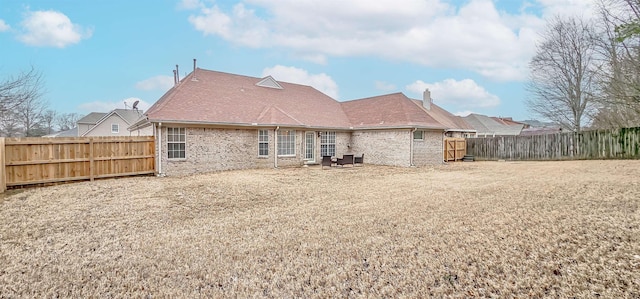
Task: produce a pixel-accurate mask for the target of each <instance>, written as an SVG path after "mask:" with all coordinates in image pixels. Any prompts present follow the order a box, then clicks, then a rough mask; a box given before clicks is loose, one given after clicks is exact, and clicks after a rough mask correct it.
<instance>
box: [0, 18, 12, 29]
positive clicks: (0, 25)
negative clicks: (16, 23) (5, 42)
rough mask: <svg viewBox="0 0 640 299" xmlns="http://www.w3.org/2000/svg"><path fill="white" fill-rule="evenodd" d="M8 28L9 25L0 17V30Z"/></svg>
mask: <svg viewBox="0 0 640 299" xmlns="http://www.w3.org/2000/svg"><path fill="white" fill-rule="evenodd" d="M9 29H11V26H9V25H8V24H7V23H5V22H4V20H3V19H0V32H4V31H7V30H9Z"/></svg>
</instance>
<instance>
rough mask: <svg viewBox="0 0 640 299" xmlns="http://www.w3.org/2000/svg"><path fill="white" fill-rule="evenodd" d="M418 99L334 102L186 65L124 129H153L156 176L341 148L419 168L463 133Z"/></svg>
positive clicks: (310, 159) (439, 157)
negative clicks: (450, 137)
mask: <svg viewBox="0 0 640 299" xmlns="http://www.w3.org/2000/svg"><path fill="white" fill-rule="evenodd" d="M424 96H425V98H424V99H423V100H422V101H420V100H412V99H409V98H408V97H406V96H405V95H404V94H402V93H395V94H390V95H384V96H379V97H372V98H366V99H360V100H353V101H347V102H338V101H336V100H334V99H332V98H331V97H329V96H327V95H325V94H323V93H322V92H320V91H318V90H316V89H314V88H313V87H310V86H306V85H299V84H293V83H285V82H279V81H276V80H275V79H274V78H272V77H271V76H267V77H264V78H254V77H248V76H241V75H235V74H228V73H222V72H216V71H209V70H203V69H195V70H194V72H192V73H191V74H189V75H188V76H187V77H185V78H184V79H182V81H180V82H179V83H178V84H177V85H176V86H174V87H173V88H171V89H170V90H169V91H168V92H167V93H165V94H164V95H163V96H162V97H161V98H160V99H159V100H158V101H157V102H156V103H155V104H154V105H153V106H152V107H151V108H150V109H149V110H148V111H147V113H145V114H144V117H143V118H142V119H140V120H139V121H138V122H137V123H135V124H134V125H132V126H131V127H130V129H132V130H139V129H142V128H153V131H154V134H155V136H156V145H157V153H158V155H157V156H158V160H159V161H158V172H159V173H162V174H170V175H172V174H188V173H196V172H207V171H217V170H228V169H247V168H266V167H279V166H299V165H304V164H317V163H319V162H320V161H321V159H322V158H321V157H322V156H334V157H336V156H338V157H339V156H342V155H344V154H355V155H357V156H359V155H361V154H364V155H365V163H368V164H379V165H394V166H406V167H408V166H424V165H429V164H438V163H442V161H443V139H444V137H445V133H447V132H466V131H467V130H470V128H468V127H464V126H462V127H459V126H458V125H457V123H458V122H459V120H457V118H456V117H455V116H453V115H451V114H450V113H448V112H446V111H444V110H442V109H441V108H440V107H438V106H436V105H435V104H433V103H432V101H431V98H430V94H429V92H428V91H427V92H425V95H424Z"/></svg>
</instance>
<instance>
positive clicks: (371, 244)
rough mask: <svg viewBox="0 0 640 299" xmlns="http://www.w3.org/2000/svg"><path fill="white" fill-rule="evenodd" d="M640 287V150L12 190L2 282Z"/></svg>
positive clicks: (282, 291) (141, 291)
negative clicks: (585, 157) (591, 157)
mask: <svg viewBox="0 0 640 299" xmlns="http://www.w3.org/2000/svg"><path fill="white" fill-rule="evenodd" d="M55 296H60V297H74V298H80V297H199V296H203V297H275V298H282V297H285V298H286V297H304V298H314V297H319V298H327V297H429V296H433V297H456V298H466V297H565V298H566V297H573V296H575V297H580V298H594V297H601V298H638V297H640V161H637V160H626V161H569V162H476V163H464V164H463V163H456V164H449V165H443V166H438V167H433V168H391V167H376V166H369V165H367V166H365V167H357V168H354V169H326V170H321V169H320V168H319V167H310V168H289V169H268V170H245V171H230V172H221V173H214V174H205V175H196V176H189V177H166V178H155V177H137V178H127V179H117V180H99V181H95V182H84V183H77V184H67V185H59V186H53V187H46V188H34V189H26V190H24V191H21V192H10V194H9V195H5V196H4V198H2V199H0V297H10V298H12V297H55Z"/></svg>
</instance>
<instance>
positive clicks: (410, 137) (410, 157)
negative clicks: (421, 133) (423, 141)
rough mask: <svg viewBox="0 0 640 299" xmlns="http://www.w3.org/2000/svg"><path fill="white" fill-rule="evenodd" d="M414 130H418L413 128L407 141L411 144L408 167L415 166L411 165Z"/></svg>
mask: <svg viewBox="0 0 640 299" xmlns="http://www.w3.org/2000/svg"><path fill="white" fill-rule="evenodd" d="M416 130H418V128H413V130H411V134H410V136H409V140H411V143H410V144H409V167H413V166H415V165H413V133H415V132H416Z"/></svg>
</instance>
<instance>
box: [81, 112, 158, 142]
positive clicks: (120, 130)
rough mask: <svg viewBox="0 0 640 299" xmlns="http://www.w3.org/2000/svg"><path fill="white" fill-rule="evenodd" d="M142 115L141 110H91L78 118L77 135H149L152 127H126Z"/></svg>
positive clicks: (151, 132)
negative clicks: (106, 111) (103, 111)
mask: <svg viewBox="0 0 640 299" xmlns="http://www.w3.org/2000/svg"><path fill="white" fill-rule="evenodd" d="M141 116H142V111H139V110H129V109H114V110H113V111H111V112H108V113H102V112H91V113H89V114H88V115H87V116H85V117H83V118H81V119H80V120H78V122H77V124H78V126H77V129H78V134H77V136H81V137H83V136H151V135H153V129H152V128H150V127H149V128H142V129H138V130H133V131H129V130H128V127H129V126H131V125H132V124H133V123H135V122H136V121H137V120H138V119H140V117H141Z"/></svg>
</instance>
